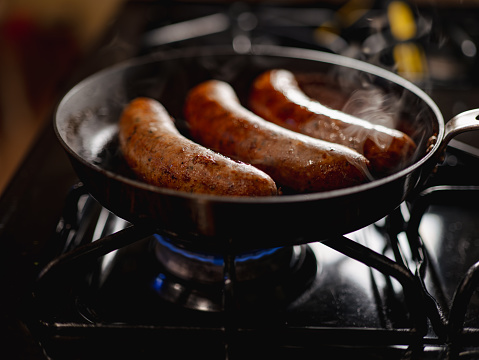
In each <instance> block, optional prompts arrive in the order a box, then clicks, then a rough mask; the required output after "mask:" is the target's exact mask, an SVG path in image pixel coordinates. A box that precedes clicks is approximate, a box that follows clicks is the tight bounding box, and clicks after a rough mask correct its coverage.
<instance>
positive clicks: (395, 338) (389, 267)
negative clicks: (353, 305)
mask: <svg viewBox="0 0 479 360" xmlns="http://www.w3.org/2000/svg"><path fill="white" fill-rule="evenodd" d="M82 188H83V187H82V186H79V187H75V190H74V192H75V194H74V195H72V197H73V198H74V199H77V200H78V199H79V198H80V196H81V194H82V191H83V193H84V194H86V190H84V189H82ZM470 190H472V191H474V192H475V193H476V194H479V192H478V190H479V188H476V187H452V188H451V187H437V188H434V189H430V190H427V191H425V192H424V194H422V197H421V198H420V200H418V201H417V202H416V203H415V204H414V206H413V207H412V209H411V219H410V220H409V223H408V224H407V226H406V225H404V226H403V225H401V221H399V220H400V219H399V218H395V217H396V216H397V217H399V215H398V214H399V213H396V214H392V215H391V216H392V217H391V219H388V222H389V225H388V229H389V230H388V231H389V236H390V240H391V246H392V247H393V250H394V251H393V252H394V254H395V255H396V256H399V259H400V260H398V261H394V260H392V259H390V258H388V257H387V256H385V255H382V254H379V253H377V252H375V251H373V250H371V249H369V248H368V247H367V246H365V245H362V244H359V243H357V242H355V241H353V240H351V239H348V238H347V237H344V236H339V237H337V238H334V239H330V240H328V241H325V242H324V244H325V245H327V246H329V247H331V248H333V249H335V250H337V251H339V252H341V253H343V254H344V255H346V256H349V257H351V258H353V259H355V260H357V261H360V262H362V263H364V264H366V265H367V266H370V267H371V268H374V269H376V270H378V271H379V272H380V273H383V274H384V275H386V276H391V277H393V278H395V279H397V280H398V281H399V283H400V284H401V285H402V287H403V290H404V294H405V299H406V302H407V306H408V309H409V310H410V313H411V320H412V322H413V328H412V329H392V330H389V329H374V328H373V329H372V328H329V327H314V326H313V327H289V328H287V327H285V328H281V329H278V328H276V329H271V328H268V326H267V325H265V327H264V328H262V327H261V326H259V327H256V328H246V327H244V326H243V327H242V326H238V325H237V319H236V318H235V316H237V315H238V314H237V313H236V310H235V306H234V284H235V265H234V255H228V254H227V255H226V256H225V264H226V265H225V280H224V296H225V299H224V301H225V309H226V311H225V319H224V326H223V327H220V328H214V329H210V330H211V331H213V332H214V333H216V335H217V334H218V333H222V334H223V335H222V336H223V339H224V342H225V343H226V344H233V345H234V344H237V343H238V342H239V341H242V340H245V339H248V340H249V341H254V339H255V338H257V337H258V336H260V337H261V334H265V333H269V334H272V335H274V336H275V338H276V339H283V340H284V341H285V343H289V344H290V345H291V346H304V345H306V344H308V343H315V342H317V340H318V335H320V337H321V338H322V339H327V341H328V343H330V344H334V343H348V342H349V343H357V341H360V342H364V341H367V340H366V339H368V338H371V334H374V336H373V338H374V339H375V340H374V341H375V343H376V344H398V343H403V344H411V343H413V342H415V341H418V340H421V339H424V336H425V335H426V333H427V330H428V321H431V322H432V323H433V327H434V330H435V332H436V333H437V334H438V336H439V340H434V339H429V340H428V341H430V342H433V343H434V342H436V343H443V342H444V337H445V336H446V335H444V334H445V331H447V335H448V338H449V340H454V341H456V340H457V339H458V338H461V339H464V338H466V339H467V338H473V339H477V336H479V330H478V329H474V328H464V327H463V320H464V316H465V313H466V311H467V305H468V302H469V301H470V297H471V296H472V292H473V291H474V290H475V289H476V287H477V286H478V284H479V263H478V264H475V265H474V266H473V267H471V269H470V271H469V272H468V274H467V275H466V276H465V277H464V279H463V282H462V283H461V284H460V285H459V286H458V289H457V292H456V294H455V297H454V302H453V304H452V307H451V313H450V316H449V321H446V320H445V319H444V318H445V317H447V316H446V315H444V314H445V313H444V312H443V311H442V309H441V307H439V306H438V304H437V303H436V301H435V299H434V298H432V297H431V296H430V294H429V293H428V292H427V290H426V287H425V285H424V282H423V280H424V275H425V272H426V270H425V267H426V266H427V256H426V249H425V247H424V244H422V242H421V239H420V237H419V235H418V234H417V229H418V226H419V222H420V218H421V216H422V214H423V213H424V212H425V210H426V209H427V207H428V206H429V204H430V202H431V201H432V200H435V199H436V197H437V198H439V199H442V200H441V201H443V199H444V198H443V195H441V194H443V193H444V192H454V193H456V192H461V193H464V192H465V191H470ZM440 193H441V194H440ZM467 196H469V195H467ZM453 197H454V198H457V197H456V196H455V195H454V196H453ZM73 203H75V201H69V202H68V204H70V205H71V204H73ZM70 205H69V206H70ZM66 213H68V214H69V215H68V219H69V221H67V222H68V226H66V227H63V228H60V229H58V231H59V233H60V234H61V236H62V237H63V238H64V240H65V239H70V236H69V231H76V230H77V229H75V227H78V226H79V224H78V221H77V220H76V219H75V217H74V216H73V215H72V214H73V212H72V210H71V209H66ZM67 222H66V221H65V220H63V224H65V223H67ZM404 230H406V231H407V233H408V241H409V242H410V246H411V251H412V252H413V254H414V257H415V259H414V260H415V261H416V271H415V273H413V272H411V270H410V269H409V266H408V264H407V262H405V261H404V260H403V257H402V255H401V249H400V245H399V242H398V241H396V239H395V238H396V237H397V234H398V233H400V232H402V231H404ZM153 231H154V230H153V229H149V228H142V227H137V226H130V227H127V228H125V229H124V230H121V231H119V232H117V233H114V234H112V235H109V236H106V237H104V238H102V239H100V240H96V241H94V242H92V243H88V244H82V245H78V244H80V243H79V242H75V243H74V244H75V245H78V247H77V248H75V249H73V250H69V251H68V252H67V253H64V254H62V255H60V256H59V257H58V258H56V259H54V260H52V261H51V262H50V263H49V264H48V265H47V266H46V267H45V268H44V269H43V271H42V272H41V274H40V276H39V280H38V283H37V288H36V289H35V291H34V297H35V299H34V300H38V299H39V298H41V297H43V299H41V300H42V301H43V302H41V301H40V303H41V304H44V303H45V302H44V301H45V298H47V300H48V296H50V295H49V294H48V292H45V291H44V290H45V289H48V288H49V285H47V283H48V282H49V281H55V274H59V273H62V272H63V271H76V272H78V271H79V268H80V267H81V266H80V265H81V264H87V263H89V262H90V261H93V260H94V259H97V258H98V257H100V256H103V255H105V254H107V253H108V252H111V251H113V250H116V249H119V248H122V247H124V246H127V245H129V244H132V243H134V242H136V241H139V240H141V239H143V238H145V237H147V236H149V235H151V234H152V233H153ZM394 248H396V249H394ZM55 286H56V287H58V286H61V284H58V283H55ZM47 302H48V301H47ZM446 310H447V309H446ZM43 314H44V313H43ZM39 326H40V328H43V329H44V330H47V332H46V334H50V335H51V337H52V338H61V337H62V336H63V337H70V336H80V337H81V336H88V334H89V333H90V332H91V333H94V332H96V331H98V328H101V331H100V333H103V332H106V331H108V329H114V331H120V330H121V329H123V330H124V331H125V332H126V333H128V332H131V331H133V332H134V329H135V328H137V327H138V326H136V325H128V324H108V323H101V324H91V323H82V322H81V321H78V322H61V321H58V319H56V318H55V316H53V317H51V318H49V317H44V318H42V319H41V321H40V324H39ZM139 327H141V329H142V330H141V331H147V329H149V330H151V331H152V332H158V333H162V334H164V333H167V332H168V331H170V330H171V333H173V334H176V333H185V334H187V333H190V334H194V333H196V332H197V331H199V329H198V328H192V329H187V328H183V327H181V326H179V327H177V328H175V327H171V326H170V327H161V326H146V327H144V326H139ZM202 328H203V327H201V329H202ZM206 328H207V327H205V329H206ZM445 329H447V330H445ZM348 334H349V335H348ZM351 334H354V336H352V335H351ZM345 335H346V336H345ZM192 336H193V337H194V336H195V335H192ZM351 339H356V340H354V341H352V340H351ZM358 339H361V340H358ZM360 342H359V343H357V344H360ZM233 349H234V347H233ZM230 351H231V349H229V348H228V346H227V348H226V352H230Z"/></svg>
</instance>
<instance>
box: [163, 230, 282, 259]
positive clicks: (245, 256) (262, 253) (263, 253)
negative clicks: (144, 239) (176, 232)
mask: <svg viewBox="0 0 479 360" xmlns="http://www.w3.org/2000/svg"><path fill="white" fill-rule="evenodd" d="M155 238H156V240H157V241H158V242H159V243H160V244H161V245H162V246H165V247H166V248H168V249H169V250H171V251H174V252H176V253H178V254H181V255H183V256H185V257H188V258H190V259H195V260H198V261H202V262H207V263H211V264H213V265H215V266H223V265H224V258H223V256H221V255H211V254H204V253H193V252H190V251H187V250H184V249H181V248H179V247H177V246H175V245H173V244H172V243H171V242H170V241H168V240H166V239H165V238H163V237H162V236H161V235H158V234H155ZM278 249H280V247H276V248H272V249H265V250H257V251H253V252H248V253H244V254H240V255H237V256H236V258H235V261H236V262H243V261H249V260H257V259H260V258H262V257H263V256H267V255H270V254H273V253H274V252H276V251H277V250H278Z"/></svg>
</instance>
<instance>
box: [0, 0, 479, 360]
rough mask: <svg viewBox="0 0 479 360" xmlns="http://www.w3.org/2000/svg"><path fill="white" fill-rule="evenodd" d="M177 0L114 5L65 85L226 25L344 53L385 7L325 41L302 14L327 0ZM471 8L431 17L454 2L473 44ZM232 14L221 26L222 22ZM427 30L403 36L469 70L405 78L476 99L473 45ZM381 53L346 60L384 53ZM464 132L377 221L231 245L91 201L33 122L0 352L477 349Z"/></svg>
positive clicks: (457, 99) (14, 209)
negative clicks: (273, 1) (233, 248)
mask: <svg viewBox="0 0 479 360" xmlns="http://www.w3.org/2000/svg"><path fill="white" fill-rule="evenodd" d="M185 6H186V5H185V4H181V3H180V4H178V3H175V2H173V3H171V4H168V5H162V4H157V3H151V2H132V3H128V4H127V5H126V7H125V10H124V12H123V13H122V14H121V16H120V17H119V19H118V21H117V23H116V24H115V26H114V27H113V28H112V30H111V31H112V32H111V34H108V35H107V39H105V44H106V45H104V46H103V47H102V49H100V50H101V51H99V52H98V54H100V55H102V59H101V61H100V59H99V57H100V55H94V56H92V58H91V59H89V61H88V62H87V63H85V67H84V68H82V69H79V73H78V74H76V76H75V79H73V82H74V81H76V79H77V78H78V77H83V76H84V75H85V73H91V72H94V71H96V70H98V69H99V68H103V67H105V66H107V65H110V64H109V63H107V62H110V63H116V62H118V61H121V60H123V59H125V58H130V57H133V56H137V55H142V54H145V53H150V52H156V51H167V50H169V49H172V48H177V47H183V46H188V45H190V44H191V43H197V42H200V43H201V44H205V45H207V44H211V43H217V42H219V41H220V42H221V41H225V38H227V39H228V40H227V41H231V39H232V37H233V38H234V39H236V41H237V43H236V46H239V47H240V48H239V49H240V50H241V49H246V51H247V48H248V44H249V43H251V42H254V43H258V42H263V43H264V42H268V43H269V42H274V43H276V44H278V43H279V44H281V45H288V46H291V45H294V46H297V47H307V48H313V49H318V50H325V51H333V52H340V53H343V54H344V53H347V52H349V53H350V54H354V56H356V57H357V56H359V55H358V50H357V49H358V46H359V45H361V44H364V42H365V40H364V39H365V38H366V39H367V38H369V34H370V33H371V32H370V31H369V32H368V31H366V29H365V27H364V25H363V24H365V22H366V20H367V21H368V22H369V23H370V22H371V21H373V20H374V19H376V23H377V22H379V23H381V24H383V23H382V22H381V21H379V20H381V19H383V17H384V15H383V13H384V8H381V7H380V8H374V9H373V8H371V9H369V10H368V13H367V15H365V16H363V17H361V18H358V19H357V22H356V27H343V28H341V30H342V31H341V33H340V34H341V39H342V40H343V42H341V41H340V40H341V39H336V47H334V48H332V47H329V48H327V47H326V44H325V43H319V42H318V39H317V38H316V37H315V35H314V34H315V31H317V30H318V29H317V26H313V25H311V20H308V19H314V21H319V20H318V19H321V23H322V24H323V25H324V24H326V23H327V21H328V20H331V19H332V18H334V14H337V11H338V10H340V9H338V8H337V7H335V6H329V7H318V8H311V6H310V5H309V6H308V4H306V5H304V6H294V7H291V8H288V7H287V6H283V7H281V6H272V7H265V6H252V5H250V4H242V3H239V4H234V5H219V4H209V5H204V4H196V3H195V4H190V5H188V7H187V9H188V11H185V9H186V8H185ZM343 9H344V8H343ZM343 11H344V10H343ZM418 11H419V13H420V14H421V19H422V20H421V21H422V23H421V24H423V25H421V26H425V25H424V24H427V23H428V21H439V19H444V18H443V17H440V15H442V13H441V9H432V10H431V9H424V10H423V9H419V10H418ZM289 13H291V14H293V15H295V16H292V17H288V16H286V14H289ZM466 13H468V14H466ZM471 13H472V11H471V10H467V11H465V10H464V9H458V10H457V12H454V11H451V10H448V14H452V15H453V16H451V17H449V19H450V20H449V22H446V23H445V25H444V27H447V28H449V27H451V28H454V29H457V27H455V26H459V25H457V23H455V22H454V21H453V20H452V19H455V18H458V17H459V16H461V15H462V16H465V19H466V20H464V18H462V19H463V20H464V21H463V22H461V23H460V25H461V29H463V30H464V28H467V30H468V31H465V32H464V34H467V35H468V36H470V38H469V37H468V38H467V39H472V40H474V36H475V35H477V34H476V33H475V28H474V25H473V24H472V25H471V24H470V23H469V22H468V21H467V19H469V18H470V17H473V16H472V15H471ZM308 14H309V16H306V15H308ZM313 15H314V16H313ZM211 16H213V17H214V19H216V21H217V24H216V25H215V26H213V27H208V26H206V29H205V27H204V26H203V27H202V29H204V33H202V34H201V37H198V36H196V35H198V33H201V32H200V31H199V30H197V33H196V34H195V35H194V36H192V35H191V33H188V31H184V32H181V31H179V32H175V33H176V34H179V35H177V36H180V35H181V34H184V35H183V36H182V37H177V38H175V39H171V38H170V39H168V37H166V35H165V34H168V33H169V32H165V31H164V29H165V27H167V26H178V24H183V25H185V24H186V25H187V26H186V28H188V26H193V29H197V28H196V27H195V26H198V23H199V24H200V25H201V24H205V21H204V19H205V18H206V20H208V19H210V21H211V19H212V18H211ZM231 19H233V20H234V22H235V24H236V25H235V26H234V27H227V26H226V25H225V24H227V21H232V20H231ZM368 19H369V20H368ZM426 20H427V21H426ZM441 21H445V20H441ZM206 24H208V21H206ZM184 28H185V27H182V29H184ZM170 29H171V27H170ZM177 29H178V28H177ZM285 29H287V30H285ZM376 29H381V31H380V32H376V33H383V34H386V32H387V30H385V29H386V27H385V26H384V25H382V26H381V27H379V28H378V27H376ZM458 31H459V30H458ZM162 34H163V35H162ZM316 34H317V33H316ZM428 34H429V35H428V36H429V37H428V38H427V39H426V35H424V34H422V33H421V36H418V37H417V38H416V42H417V44H422V45H424V46H425V45H427V46H428V47H424V48H425V49H426V50H428V52H427V54H429V56H430V58H432V59H435V60H437V59H442V60H444V59H446V60H447V61H448V62H450V63H451V64H452V65H451V66H455V67H458V68H459V69H460V70H461V71H466V70H464V69H467V73H468V74H470V76H464V77H460V76H456V77H454V78H447V76H445V75H444V74H443V75H444V76H441V77H439V75H437V74H439V73H433V74H429V75H430V76H428V78H427V79H420V80H418V81H419V82H420V83H421V84H422V85H423V86H424V87H425V88H427V90H429V91H430V93H431V96H432V97H433V99H434V100H436V101H437V103H438V105H439V107H440V108H441V109H442V110H443V113H444V116H445V117H446V118H448V117H450V116H451V115H452V114H454V113H455V112H458V111H460V110H463V109H462V107H467V108H471V109H472V108H474V107H475V106H477V105H475V104H474V103H473V101H474V93H475V91H477V90H476V86H477V84H479V82H477V81H476V75H475V73H474V71H473V70H472V69H473V63H474V61H475V57H474V56H468V55H464V54H462V55H461V53H460V52H458V51H457V49H456V51H453V50H454V48H455V46H454V43H453V42H452V43H451V42H448V43H447V46H446V45H444V46H443V47H440V46H435V45H434V44H437V43H434V42H432V40H433V39H432V37H433V35H435V36H437V37H439V35H437V34H434V33H431V32H428ZM384 36H386V35H384ZM388 36H389V35H388ZM158 39H160V40H158ZM165 39H166V40H165ZM455 39H456V38H455ZM462 39H463V40H462V41H464V38H462ZM467 39H466V40H467ZM426 40H427V41H428V43H426ZM453 40H454V39H453ZM370 41H371V40H370ZM454 41H456V40H454ZM457 41H459V40H457ZM341 43H342V44H347V47H341V46H339V45H338V44H341ZM112 44H116V45H117V46H112ZM125 44H126V45H125ZM132 44H136V45H132ZM358 44H359V45H358ZM387 50H388V49H387V48H382V49H380V50H377V51H376V52H375V54H374V56H372V55H371V54H372V53H362V55H361V56H363V57H364V59H365V60H369V61H371V62H377V61H379V60H378V59H380V60H381V61H380V62H381V64H382V65H384V66H389V64H388V62H387V61H388V60H390V58H389V55H390V54H389V55H388V51H387ZM440 50H441V51H440ZM353 51H354V52H353ZM105 53H107V54H108V55H109V56H108V57H105V56H104V55H105ZM451 59H453V60H454V61H453V60H451ZM444 61H445V60H444ZM458 63H459V64H460V66H459V65H457V64H458ZM456 74H457V73H456ZM476 141H477V139H476V136H471V135H468V136H465V137H463V138H459V139H457V141H455V142H453V143H451V146H449V147H448V149H447V152H446V155H445V159H444V162H443V163H441V164H440V165H439V166H438V167H437V169H436V172H435V174H434V176H432V177H431V179H430V181H429V182H428V186H427V187H425V188H424V189H423V190H422V191H421V192H420V193H419V194H417V195H415V196H414V197H413V198H411V199H408V201H406V202H404V203H403V204H402V205H401V206H400V207H399V208H397V209H396V210H394V211H393V212H392V213H390V214H389V215H387V216H386V217H385V218H383V219H381V220H379V221H378V222H375V223H374V224H371V225H369V226H367V227H365V228H363V229H360V230H358V231H355V232H353V233H349V234H345V235H344V236H339V237H335V238H331V239H328V240H322V241H317V242H314V241H312V242H310V243H307V244H304V245H297V246H292V247H281V248H274V249H262V250H258V251H254V252H247V253H241V254H235V255H233V254H228V253H226V254H225V253H218V254H214V253H203V252H201V251H191V250H190V249H185V248H183V247H181V246H178V245H177V244H175V242H174V241H171V240H170V239H169V238H168V236H165V234H156V233H151V232H150V231H149V230H148V229H141V228H138V227H135V226H132V225H131V224H129V223H128V222H127V221H125V220H123V219H121V218H119V217H118V216H117V215H115V214H113V213H111V212H110V211H108V210H107V209H105V208H104V207H102V206H101V205H100V204H99V203H98V202H97V201H96V200H95V199H94V198H93V197H92V196H91V195H90V194H89V193H88V190H87V189H86V187H85V186H84V185H83V184H82V183H81V182H80V181H79V180H78V178H77V176H76V174H75V173H74V171H73V169H72V168H71V166H70V164H69V162H68V159H67V157H66V155H65V154H64V151H63V149H62V148H61V146H60V144H59V143H58V141H57V139H56V137H55V134H54V132H53V129H52V127H51V126H48V127H47V128H46V129H45V130H44V132H43V133H42V134H41V136H40V137H39V139H38V142H37V143H36V145H35V146H34V148H33V149H32V151H31V153H30V154H29V156H28V157H27V158H26V160H25V162H24V164H23V165H22V167H21V168H20V169H19V171H18V173H17V174H16V176H15V177H14V179H13V181H12V182H11V183H10V185H9V187H8V189H7V190H6V192H5V193H4V195H3V196H2V198H1V199H0V219H1V222H0V224H1V225H0V244H1V247H2V251H1V252H0V253H1V254H2V255H0V256H1V257H2V258H1V262H0V263H1V264H2V280H3V281H2V283H3V284H4V289H5V290H4V294H5V295H4V296H3V297H2V300H1V305H2V312H1V317H2V321H1V323H2V325H1V327H2V329H3V330H6V332H7V334H8V335H7V337H6V340H7V342H6V343H5V345H4V346H2V349H3V350H1V351H3V352H4V353H5V354H7V355H9V356H10V358H19V359H48V358H51V359H72V358H73V359H87V358H88V359H91V358H105V357H108V358H111V357H122V358H123V357H130V358H152V357H157V356H160V354H162V353H164V352H165V351H168V352H169V353H172V352H174V353H175V356H177V357H180V358H182V357H187V356H188V357H191V356H198V355H206V356H208V357H209V358H213V359H216V358H218V359H242V358H245V357H248V358H258V359H259V358H265V357H268V358H269V357H273V356H274V357H276V358H285V359H286V358H288V359H289V358H310V357H312V356H320V355H321V356H323V357H326V358H332V357H338V356H339V357H348V358H349V357H351V356H359V355H362V356H365V357H368V358H379V359H383V358H384V359H386V358H387V359H409V358H420V359H438V358H440V359H451V358H476V357H477V356H478V353H479V348H478V347H477V343H478V340H479V339H478V337H479V320H478V316H477V315H478V312H479V305H478V304H479V302H478V298H477V294H475V289H476V287H477V284H478V281H479V280H478V279H479V269H478V265H477V264H478V263H477V260H478V259H479V247H478V246H477V242H478V239H479V226H478V225H477V222H476V221H475V220H476V219H477V216H478V210H477V209H476V207H475V204H476V203H477V199H478V195H479V178H477V175H475V168H476V166H477V165H479V158H478V156H477V153H478V152H477V148H476V146H475V142H476ZM4 333H5V331H4ZM4 339H5V338H4ZM11 354H13V355H11Z"/></svg>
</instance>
